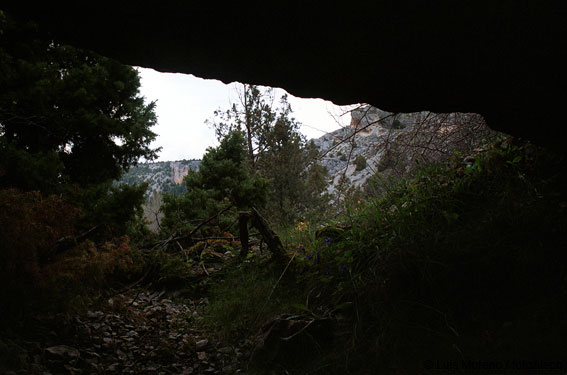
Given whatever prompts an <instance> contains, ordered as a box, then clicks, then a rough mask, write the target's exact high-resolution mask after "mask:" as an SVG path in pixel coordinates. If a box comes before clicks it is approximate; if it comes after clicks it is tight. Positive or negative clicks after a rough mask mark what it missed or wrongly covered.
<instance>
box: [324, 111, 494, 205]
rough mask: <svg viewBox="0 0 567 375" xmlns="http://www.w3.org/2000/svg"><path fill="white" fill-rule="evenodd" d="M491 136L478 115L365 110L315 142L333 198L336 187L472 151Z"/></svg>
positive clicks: (397, 173)
mask: <svg viewBox="0 0 567 375" xmlns="http://www.w3.org/2000/svg"><path fill="white" fill-rule="evenodd" d="M493 134H494V133H493V132H492V131H491V130H490V129H489V128H488V127H487V126H486V124H485V122H484V119H483V118H482V116H480V115H478V114H471V113H449V114H436V113H431V112H415V113H403V114H393V113H389V112H385V111H382V110H380V109H378V108H375V107H371V106H368V105H364V106H360V107H359V108H357V109H355V110H353V111H352V112H351V124H350V126H348V127H345V128H342V129H338V130H336V131H334V132H332V133H329V134H326V135H324V136H322V137H320V138H318V139H315V140H314V142H315V145H316V146H317V148H318V149H319V151H320V152H321V154H323V155H324V156H323V157H322V158H321V164H322V165H324V166H325V167H327V169H328V171H329V176H330V185H329V188H328V191H329V193H331V194H335V193H337V189H338V188H339V186H340V185H341V183H342V184H344V185H346V186H347V187H350V186H352V185H354V186H358V187H362V186H363V185H364V184H365V183H366V181H367V180H368V178H369V177H371V176H373V175H374V174H376V173H379V174H382V175H384V176H398V177H400V176H404V175H408V174H411V172H412V171H414V170H415V169H416V168H417V166H419V165H420V164H423V163H427V162H435V161H441V162H442V161H446V160H448V159H449V158H450V157H451V155H453V154H454V153H455V152H456V151H460V152H463V153H465V154H468V153H471V152H474V150H475V148H476V147H478V146H479V145H480V144H482V143H483V141H484V140H485V139H487V138H489V137H491V136H493Z"/></svg>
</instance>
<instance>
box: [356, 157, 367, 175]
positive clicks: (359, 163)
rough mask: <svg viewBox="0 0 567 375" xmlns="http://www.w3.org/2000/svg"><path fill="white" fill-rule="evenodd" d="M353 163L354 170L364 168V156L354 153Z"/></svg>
mask: <svg viewBox="0 0 567 375" xmlns="http://www.w3.org/2000/svg"><path fill="white" fill-rule="evenodd" d="M354 165H355V166H356V171H357V172H358V171H361V170H363V169H364V168H366V158H365V157H364V156H362V155H361V154H358V155H356V158H354Z"/></svg>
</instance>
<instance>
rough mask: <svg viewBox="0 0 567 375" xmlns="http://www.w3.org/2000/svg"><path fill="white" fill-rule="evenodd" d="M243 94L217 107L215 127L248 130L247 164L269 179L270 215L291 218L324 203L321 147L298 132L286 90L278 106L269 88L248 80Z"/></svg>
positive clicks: (221, 132) (285, 221)
mask: <svg viewBox="0 0 567 375" xmlns="http://www.w3.org/2000/svg"><path fill="white" fill-rule="evenodd" d="M240 97H241V103H240V104H241V105H240V106H237V105H233V107H232V108H231V109H230V110H228V111H225V112H222V111H216V112H215V117H216V118H220V121H214V122H213V127H214V129H215V131H216V133H217V135H218V136H219V137H222V136H224V135H226V133H227V132H228V131H230V130H231V129H242V130H243V132H244V134H246V139H247V143H246V144H247V150H248V154H247V157H248V161H249V165H250V166H252V168H253V170H254V171H257V172H259V174H260V175H261V176H263V177H265V178H267V179H268V180H269V181H270V184H269V191H268V201H267V207H266V209H267V211H268V212H267V215H268V216H269V217H271V219H272V220H276V221H278V222H279V223H280V224H288V223H291V222H293V221H294V220H296V219H297V218H298V217H302V216H305V215H307V214H308V212H309V211H313V210H314V209H316V208H320V207H321V206H322V203H321V201H322V200H323V201H324V202H326V200H327V196H326V195H325V194H323V191H324V190H325V187H326V170H325V169H324V168H323V167H321V166H320V165H317V166H316V165H315V164H316V163H313V161H314V159H315V158H316V154H317V151H316V149H315V146H314V145H312V144H307V143H306V141H305V137H304V136H303V135H302V134H301V133H300V132H299V126H300V124H299V123H298V122H297V121H296V120H295V119H294V118H293V116H292V114H293V111H292V109H291V105H290V104H289V102H288V101H287V96H286V95H284V96H282V97H281V99H280V105H279V107H278V108H274V107H273V106H272V105H271V102H272V101H273V99H272V91H271V90H270V89H268V90H266V91H265V92H262V91H260V89H259V88H258V87H256V86H251V85H244V87H243V90H242V92H241V94H240ZM309 165H310V167H308V166H309Z"/></svg>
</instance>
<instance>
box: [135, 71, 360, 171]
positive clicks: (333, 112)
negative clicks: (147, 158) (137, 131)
mask: <svg viewBox="0 0 567 375" xmlns="http://www.w3.org/2000/svg"><path fill="white" fill-rule="evenodd" d="M137 69H138V70H139V72H140V78H141V88H140V91H141V94H142V96H144V97H146V99H147V101H153V100H156V101H157V104H156V114H157V116H158V124H157V125H156V126H155V127H153V128H152V131H153V132H154V133H157V134H158V137H157V139H156V141H154V143H152V146H153V147H160V146H161V147H162V151H161V152H160V154H159V158H158V160H160V161H166V160H180V159H200V158H201V157H202V156H203V153H204V152H205V149H206V148H207V147H208V146H216V145H217V142H216V138H215V135H214V131H213V130H212V129H211V128H210V127H209V126H208V125H206V124H205V120H207V119H212V118H213V112H214V111H215V110H216V109H219V108H220V109H222V110H225V109H227V108H229V107H230V105H231V104H232V103H237V102H238V96H237V87H238V85H239V84H237V83H232V84H230V85H225V84H224V83H222V82H221V81H217V80H205V79H201V78H198V77H195V76H193V75H189V74H178V73H159V72H156V71H155V70H152V69H145V68H137ZM283 93H285V91H284V90H282V89H276V90H275V97H276V101H277V100H279V98H280V97H281V95H282V94H283ZM288 101H289V103H290V104H291V108H292V110H293V117H295V119H296V120H297V121H299V122H300V123H302V124H303V126H302V127H301V129H300V131H301V132H302V133H303V134H304V135H305V136H307V138H308V139H309V138H318V137H320V136H322V135H324V134H325V132H330V131H333V130H335V129H338V128H339V127H340V126H341V125H343V126H344V125H347V124H349V123H350V114H349V113H346V114H344V113H345V112H346V109H345V107H338V106H335V105H334V104H333V103H332V102H330V101H325V100H322V99H303V98H296V97H294V96H291V95H289V94H288ZM276 104H277V102H276ZM343 114H344V115H343Z"/></svg>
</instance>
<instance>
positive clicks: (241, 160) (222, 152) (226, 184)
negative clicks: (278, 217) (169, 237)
mask: <svg viewBox="0 0 567 375" xmlns="http://www.w3.org/2000/svg"><path fill="white" fill-rule="evenodd" d="M185 184H186V185H187V192H186V193H185V194H182V195H177V196H175V195H172V194H166V195H165V196H164V206H163V210H164V215H165V217H164V220H163V224H164V227H166V228H167V229H168V230H169V231H178V232H184V231H186V230H187V229H188V228H190V227H191V222H194V221H195V220H196V221H200V220H202V219H205V218H207V217H209V216H211V215H213V214H214V213H216V212H218V211H220V210H221V209H222V208H224V207H226V206H228V205H234V206H235V207H236V208H238V209H245V208H248V207H250V206H257V207H262V206H263V205H264V203H265V200H266V180H265V179H263V178H262V177H260V176H258V175H251V174H250V173H249V167H248V159H247V149H246V140H245V137H244V135H243V134H242V132H240V131H231V132H229V133H228V134H227V135H226V136H225V137H224V138H223V139H222V140H221V143H220V145H219V146H218V147H216V148H215V147H209V148H208V149H207V152H206V153H205V155H204V156H203V160H202V161H201V165H200V166H199V170H198V171H197V172H195V171H189V174H188V175H187V176H186V177H185Z"/></svg>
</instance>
